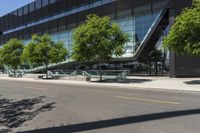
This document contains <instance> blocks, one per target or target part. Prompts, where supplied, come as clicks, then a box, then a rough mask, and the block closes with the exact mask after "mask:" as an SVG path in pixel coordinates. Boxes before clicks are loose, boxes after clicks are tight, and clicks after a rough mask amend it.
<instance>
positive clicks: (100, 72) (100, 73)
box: [99, 61, 102, 81]
mask: <svg viewBox="0 0 200 133" xmlns="http://www.w3.org/2000/svg"><path fill="white" fill-rule="evenodd" d="M99 76H100V81H102V71H101V61H99Z"/></svg>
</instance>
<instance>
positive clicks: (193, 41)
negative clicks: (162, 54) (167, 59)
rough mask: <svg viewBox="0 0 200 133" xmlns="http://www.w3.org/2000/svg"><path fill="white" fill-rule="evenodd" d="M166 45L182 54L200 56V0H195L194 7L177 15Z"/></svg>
mask: <svg viewBox="0 0 200 133" xmlns="http://www.w3.org/2000/svg"><path fill="white" fill-rule="evenodd" d="M164 47H167V48H169V49H170V50H172V51H175V52H176V53H177V54H180V55H193V56H200V0H193V4H192V7H191V8H187V9H185V10H183V11H182V13H181V14H180V15H179V16H177V17H176V19H175V24H174V25H173V26H172V27H171V30H170V33H169V35H168V36H167V37H165V38H164Z"/></svg>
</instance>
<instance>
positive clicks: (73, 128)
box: [21, 109, 200, 133]
mask: <svg viewBox="0 0 200 133" xmlns="http://www.w3.org/2000/svg"><path fill="white" fill-rule="evenodd" d="M195 114H200V109H191V110H181V111H172V112H163V113H155V114H147V115H140V116H131V117H123V118H116V119H108V120H102V121H94V122H88V123H80V124H73V125H67V126H61V127H50V128H46V129H37V130H32V131H24V132H21V133H71V132H83V131H89V130H95V129H101V128H108V127H113V126H122V125H126V124H134V123H141V122H146V121H153V120H159V119H167V118H173V117H181V116H186V115H195Z"/></svg>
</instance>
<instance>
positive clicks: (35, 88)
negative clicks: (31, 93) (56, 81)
mask: <svg viewBox="0 0 200 133" xmlns="http://www.w3.org/2000/svg"><path fill="white" fill-rule="evenodd" d="M26 88H27V89H34V90H46V89H45V88H37V87H26Z"/></svg>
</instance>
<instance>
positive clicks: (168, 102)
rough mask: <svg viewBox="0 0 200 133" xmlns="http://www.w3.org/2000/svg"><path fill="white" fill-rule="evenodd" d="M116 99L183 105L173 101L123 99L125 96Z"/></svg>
mask: <svg viewBox="0 0 200 133" xmlns="http://www.w3.org/2000/svg"><path fill="white" fill-rule="evenodd" d="M116 98H120V99H128V100H136V101H143V102H154V103H163V104H174V105H179V104H181V103H178V102H172V101H161V100H153V99H143V98H133V97H123V96H116Z"/></svg>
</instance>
